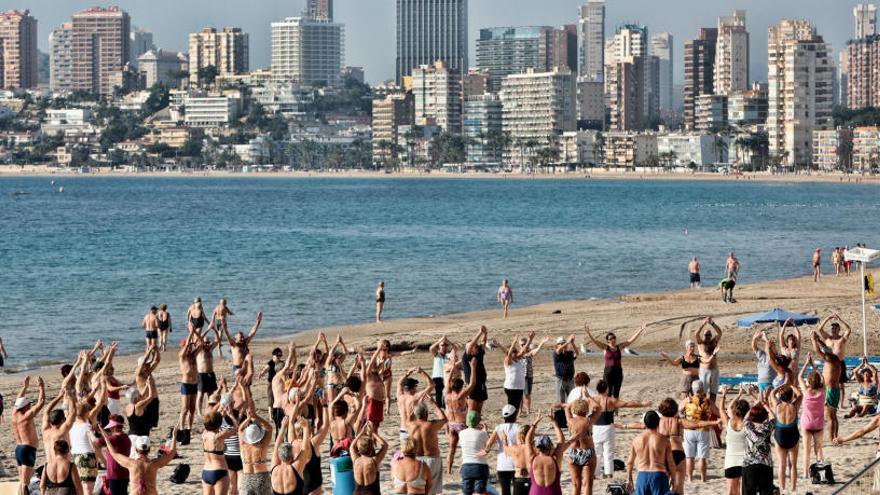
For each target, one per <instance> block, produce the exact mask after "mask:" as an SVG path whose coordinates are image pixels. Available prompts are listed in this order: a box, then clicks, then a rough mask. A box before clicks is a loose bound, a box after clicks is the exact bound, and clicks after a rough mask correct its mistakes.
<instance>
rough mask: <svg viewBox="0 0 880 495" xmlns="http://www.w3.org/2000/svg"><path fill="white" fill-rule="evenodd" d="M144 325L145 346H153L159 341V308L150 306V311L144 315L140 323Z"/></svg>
mask: <svg viewBox="0 0 880 495" xmlns="http://www.w3.org/2000/svg"><path fill="white" fill-rule="evenodd" d="M141 326H143V327H144V340H145V341H146V343H147V348H150V347H155V346H156V344H158V342H159V308H157V307H156V306H152V307H150V311H149V312H147V314H146V315H144V321H143V323H142V325H141Z"/></svg>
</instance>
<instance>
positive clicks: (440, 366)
mask: <svg viewBox="0 0 880 495" xmlns="http://www.w3.org/2000/svg"><path fill="white" fill-rule="evenodd" d="M448 362H449V356H448V355H443V354H440V353H439V352H438V353H437V355H436V356H434V369H433V370H431V371H432V373H431V378H443V377H444V376H443V373H444V369H445V367H446V363H448Z"/></svg>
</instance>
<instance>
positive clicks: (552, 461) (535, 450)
mask: <svg viewBox="0 0 880 495" xmlns="http://www.w3.org/2000/svg"><path fill="white" fill-rule="evenodd" d="M545 417H547V418H550V420H551V421H552V423H553V429H554V430H555V432H556V445H555V446H554V445H553V441H552V440H550V437H548V436H547V435H541V436H540V437H538V439H537V440H535V433H536V432H537V430H538V424H540V422H541V420H542V419H544V418H545ZM584 433H585V432H582V434H584ZM571 443H572V440H568V441H566V440H565V437H564V436H563V435H562V428H560V427H559V425H558V424H557V423H556V421H554V420H553V416H550V415H546V416H545V415H542V414H538V419H536V420H535V422H534V423H532V427H531V428H529V433H528V435H527V436H526V449H527V450H528V455H529V459H530V461H529V472H530V474H531V475H530V483H531V488H530V492H529V493H531V494H532V495H553V494H561V493H562V485H561V483H560V478H561V477H562V468H561V467H560V465H561V464H562V456H563V455H564V454H565V451H566V449H567V448H568V446H569V445H571Z"/></svg>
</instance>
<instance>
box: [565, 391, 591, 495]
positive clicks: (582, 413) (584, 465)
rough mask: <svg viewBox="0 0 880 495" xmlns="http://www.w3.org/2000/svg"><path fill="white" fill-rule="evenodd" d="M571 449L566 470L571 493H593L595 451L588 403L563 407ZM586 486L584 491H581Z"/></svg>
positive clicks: (579, 401) (575, 403)
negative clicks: (569, 473) (569, 478)
mask: <svg viewBox="0 0 880 495" xmlns="http://www.w3.org/2000/svg"><path fill="white" fill-rule="evenodd" d="M564 409H565V419H566V421H568V432H569V434H570V435H571V442H572V443H571V448H570V449H568V451H567V452H566V455H567V456H568V470H569V472H571V484H572V488H573V490H572V493H576V494H580V493H593V475H594V474H595V473H596V449H595V446H594V445H593V423H592V422H591V421H590V416H591V415H592V414H591V413H592V412H593V411H591V410H590V403H589V402H587V401H586V400H581V399H578V400H576V401H574V402H571V403H569V404H565V405H564ZM584 485H586V488H585V489H582V488H581V487H583V486H584Z"/></svg>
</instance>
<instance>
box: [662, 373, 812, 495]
mask: <svg viewBox="0 0 880 495" xmlns="http://www.w3.org/2000/svg"><path fill="white" fill-rule="evenodd" d="M727 392H728V387H727V386H726V385H725V386H724V387H723V388H722V389H721V410H720V415H721V422H722V424H724V425H726V426H727V429H726V431H727V439H726V447H725V451H724V478H725V479H726V480H727V495H740V493H742V471H743V467H742V466H743V458H744V457H745V455H746V431H745V427H744V424H743V422H744V421H745V419H746V415H747V414H748V413H749V408H750V406H749V403H748V401H746V400H744V399H743V395H744V390H743V388H742V386H740V388H739V393H738V394H737V395H736V398H734V400H733V402H731V403H730V404H729V405H728V404H727ZM823 399H824V396H823ZM673 454H674V453H673ZM683 480H684V477H683V476H682V481H683ZM679 493H683V492H679Z"/></svg>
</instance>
